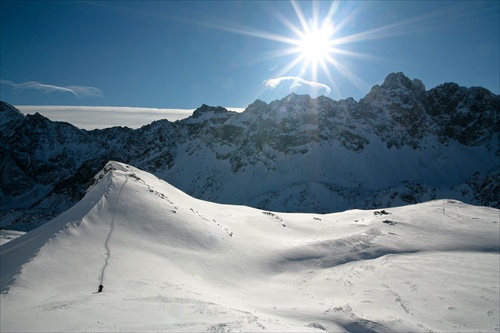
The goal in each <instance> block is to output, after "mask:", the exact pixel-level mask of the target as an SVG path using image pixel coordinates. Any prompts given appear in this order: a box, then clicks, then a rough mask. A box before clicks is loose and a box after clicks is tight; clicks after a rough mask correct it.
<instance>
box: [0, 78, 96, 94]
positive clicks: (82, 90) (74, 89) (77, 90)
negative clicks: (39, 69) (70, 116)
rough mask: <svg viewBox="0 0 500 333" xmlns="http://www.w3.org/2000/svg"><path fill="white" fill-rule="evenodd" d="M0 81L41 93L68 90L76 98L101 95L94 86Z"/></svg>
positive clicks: (19, 88)
mask: <svg viewBox="0 0 500 333" xmlns="http://www.w3.org/2000/svg"><path fill="white" fill-rule="evenodd" d="M0 83H1V84H3V85H7V86H9V87H11V88H13V89H14V90H17V91H23V90H30V89H31V90H39V91H41V92H43V93H53V92H57V91H59V92H68V93H71V94H73V95H74V96H75V97H76V98H85V97H102V96H103V94H102V91H101V90H99V89H97V88H95V87H86V86H66V87H60V86H54V85H51V84H44V83H40V82H36V81H30V82H23V83H14V82H12V81H8V80H0Z"/></svg>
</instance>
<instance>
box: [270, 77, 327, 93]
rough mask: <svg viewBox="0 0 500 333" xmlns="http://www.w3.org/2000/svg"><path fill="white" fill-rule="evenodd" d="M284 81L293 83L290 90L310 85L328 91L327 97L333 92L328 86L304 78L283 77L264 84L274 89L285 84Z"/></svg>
mask: <svg viewBox="0 0 500 333" xmlns="http://www.w3.org/2000/svg"><path fill="white" fill-rule="evenodd" d="M283 81H292V84H291V85H290V90H293V89H295V88H299V87H302V85H308V86H310V87H314V88H323V89H325V91H326V93H325V95H329V94H330V92H331V89H330V87H329V86H327V85H326V84H323V83H319V82H314V81H308V80H305V79H303V78H300V77H296V76H282V77H278V78H275V79H269V80H266V81H264V84H265V85H266V87H269V88H271V89H274V88H276V87H277V86H278V85H279V84H281V82H283Z"/></svg>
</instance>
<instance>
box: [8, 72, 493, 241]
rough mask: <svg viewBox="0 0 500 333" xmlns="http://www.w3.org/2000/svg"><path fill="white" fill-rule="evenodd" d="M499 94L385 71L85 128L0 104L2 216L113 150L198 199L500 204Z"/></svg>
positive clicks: (33, 202) (319, 207)
mask: <svg viewBox="0 0 500 333" xmlns="http://www.w3.org/2000/svg"><path fill="white" fill-rule="evenodd" d="M499 113H500V96H498V95H495V94H493V93H491V92H490V91H489V90H487V89H485V88H481V87H471V88H467V87H461V86H459V85H458V84H456V83H444V84H441V85H439V86H437V87H435V88H432V89H430V90H426V88H425V86H424V84H423V83H422V82H421V81H420V80H418V79H410V78H408V77H406V76H405V75H404V74H403V73H392V74H389V75H388V76H387V77H386V78H385V80H384V82H383V83H382V84H381V85H376V86H374V87H373V88H372V89H371V91H370V92H369V93H368V94H367V95H366V96H365V97H364V98H362V99H361V100H359V101H355V100H354V99H352V98H348V99H343V100H339V101H335V100H332V99H330V98H328V97H325V96H319V97H317V98H315V99H313V98H311V97H310V96H308V95H296V94H294V93H291V94H290V95H288V96H287V97H285V98H283V99H281V100H277V101H273V102H271V103H266V102H263V101H261V100H256V101H255V102H254V103H252V104H250V105H249V106H248V107H247V108H246V109H245V111H244V112H241V113H238V112H233V111H229V110H227V109H225V108H223V107H212V106H207V105H202V106H201V107H199V108H198V109H196V110H195V111H194V112H193V114H192V116H190V117H189V118H186V119H182V120H178V121H175V122H169V121H167V120H160V121H155V122H153V123H151V124H149V125H146V126H143V127H141V128H139V129H135V130H134V129H130V128H126V127H112V128H107V129H102V130H91V131H88V130H83V129H79V128H76V127H75V126H73V125H71V124H68V123H64V122H54V121H51V120H50V119H47V118H45V117H43V116H42V115H40V114H34V115H26V116H25V115H23V114H22V113H21V112H20V111H18V110H17V109H16V108H15V107H13V106H11V105H10V104H8V103H6V102H0V142H2V145H1V146H0V202H1V204H0V227H4V228H9V229H16V230H23V231H27V230H31V229H33V228H35V227H37V226H39V225H41V224H43V223H45V222H46V221H48V220H50V219H52V218H53V217H55V216H57V215H58V214H60V213H61V212H63V211H65V210H67V209H68V208H70V207H71V206H72V205H74V204H75V203H77V202H78V201H79V200H80V199H81V198H82V197H83V196H84V195H85V191H86V190H87V189H88V187H89V186H90V185H91V183H92V177H93V175H94V174H95V173H97V172H98V171H99V170H100V169H102V167H103V166H104V165H105V164H106V163H107V162H108V161H109V160H116V161H121V162H124V163H128V164H130V165H133V166H135V167H138V168H140V169H143V170H145V171H148V172H150V173H153V174H154V175H156V176H157V177H159V178H160V179H163V180H165V181H168V182H169V183H170V184H172V185H173V186H175V187H177V188H179V189H181V190H182V191H185V192H186V193H188V194H189V195H192V196H194V197H196V198H199V199H203V200H208V201H213V202H218V203H225V204H237V205H247V206H251V207H255V208H259V209H265V210H272V211H279V212H311V213H331V212H338V211H343V210H348V209H354V208H358V209H372V208H379V207H394V206H400V205H406V204H414V203H419V202H424V201H428V200H432V199H438V198H448V199H458V200H461V201H463V202H465V203H470V204H474V205H483V206H490V207H497V208H498V207H500V196H499V195H498V193H500V185H499V184H500V166H499V164H500V163H499V161H500V148H499V142H500V124H499V122H498V117H499Z"/></svg>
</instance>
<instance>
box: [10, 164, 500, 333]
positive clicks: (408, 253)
mask: <svg viewBox="0 0 500 333" xmlns="http://www.w3.org/2000/svg"><path fill="white" fill-rule="evenodd" d="M499 239H500V229H499V210H498V209H493V208H486V207H476V206H470V205H466V204H463V203H461V202H458V201H451V200H438V201H432V202H427V203H423V204H418V205H411V206H405V207H397V208H390V209H385V210H384V209H380V210H366V211H365V210H352V211H346V212H342V213H334V214H327V215H318V214H300V213H293V214H292V213H288V214H286V213H274V212H269V211H262V210H258V209H253V208H249V207H244V206H231V205H221V204H214V203H210V202H206V201H201V200H198V199H194V198H192V197H190V196H188V195H186V194H185V193H183V192H181V191H179V190H177V189H176V188H174V187H172V186H171V185H169V184H168V183H165V182H164V181H161V180H159V179H158V178H156V177H155V176H153V175H151V174H148V173H146V172H143V171H140V170H138V169H136V168H134V167H131V166H128V165H125V164H122V163H117V162H110V163H109V164H108V165H107V166H106V167H105V169H104V170H103V171H102V172H101V173H100V174H98V175H97V176H96V182H95V184H94V185H93V186H92V187H91V188H90V189H89V190H88V192H87V194H86V196H85V197H84V198H83V199H82V200H81V201H80V202H79V203H78V204H76V205H75V206H73V207H72V208H71V209H69V210H68V211H66V212H65V213H63V214H61V215H60V216H59V217H57V218H56V219H54V220H52V221H50V222H49V223H47V224H45V225H43V226H41V227H39V228H37V229H35V230H33V231H32V232H29V233H27V234H25V235H22V236H20V237H19V238H16V239H14V240H12V241H9V242H7V243H5V244H4V245H2V246H1V247H0V260H1V285H0V287H1V292H2V294H1V310H0V311H1V312H0V314H1V317H0V319H1V326H0V330H1V331H2V332H13V331H23V332H28V331H54V332H55V331H217V332H226V331H287V332H293V331H297V332H306V331H317V332H321V331H330V332H403V331H405V332H430V331H447V332H450V331H453V332H458V331H488V332H491V331H493V332H494V331H499V321H500V318H499V302H500V301H499V300H500V294H499V278H500V272H499V271H500V268H499V265H500V258H499V250H500V249H499V248H500V245H499V242H500V240H499ZM101 283H102V284H103V285H104V290H103V292H102V293H95V292H96V291H97V288H98V285H99V284H101Z"/></svg>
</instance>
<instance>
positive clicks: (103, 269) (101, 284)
mask: <svg viewBox="0 0 500 333" xmlns="http://www.w3.org/2000/svg"><path fill="white" fill-rule="evenodd" d="M127 182H128V176H125V181H124V182H123V184H122V185H121V186H120V190H119V192H118V196H117V198H116V203H115V206H114V207H113V217H112V218H111V223H110V225H109V233H108V237H106V240H105V242H104V248H105V250H106V253H105V259H104V265H103V266H102V269H101V275H100V278H99V282H100V288H102V287H101V286H103V285H104V273H105V272H106V268H107V267H108V263H109V258H110V257H111V250H110V248H109V241H110V239H111V235H112V234H113V231H114V229H115V218H116V209H117V208H118V205H119V204H120V196H121V194H122V191H123V188H124V187H125V185H126V184H127Z"/></svg>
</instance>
